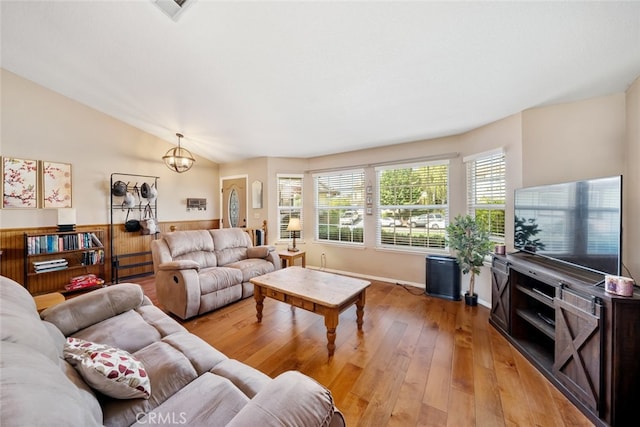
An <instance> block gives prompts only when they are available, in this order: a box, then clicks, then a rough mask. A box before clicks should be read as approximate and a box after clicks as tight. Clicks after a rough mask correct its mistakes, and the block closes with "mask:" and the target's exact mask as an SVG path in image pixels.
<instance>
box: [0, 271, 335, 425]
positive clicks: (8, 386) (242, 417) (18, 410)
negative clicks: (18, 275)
mask: <svg viewBox="0 0 640 427" xmlns="http://www.w3.org/2000/svg"><path fill="white" fill-rule="evenodd" d="M41 317H42V319H44V320H41V318H40V316H39V315H38V313H37V311H36V306H35V303H34V301H33V299H32V297H31V295H30V294H29V293H28V292H27V291H26V290H25V289H24V288H23V287H22V286H21V285H19V284H18V283H16V282H14V281H12V280H10V279H7V278H5V277H1V276H0V325H1V326H0V331H1V333H2V342H1V346H0V399H1V405H0V425H2V426H3V427H9V426H36V425H47V426H83V427H89V426H98V425H107V426H128V425H138V426H144V425H158V424H162V425H187V426H208V427H210V426H261V427H262V426H344V419H343V418H342V415H341V414H340V413H339V412H338V411H337V410H336V409H335V407H334V405H333V401H332V397H331V393H330V392H329V391H328V390H327V389H326V388H324V387H322V386H321V385H320V384H318V383H317V382H315V381H314V380H312V379H311V378H309V377H307V376H305V375H303V374H301V373H299V372H296V371H289V372H285V373H283V374H281V375H279V376H277V377H276V378H274V379H271V378H269V377H268V376H266V375H265V374H263V373H261V372H259V371H257V370H255V369H253V368H251V367H250V366H247V365H244V364H242V363H240V362H239V361H236V360H233V359H229V358H228V357H226V356H225V355H224V354H222V353H220V352H219V351H217V350H216V349H214V348H213V347H211V346H210V345H208V344H207V343H206V342H204V341H203V340H201V339H200V338H198V337H197V336H195V335H193V334H191V333H189V332H187V330H186V329H185V328H183V327H182V326H181V325H180V324H178V323H177V322H176V321H175V320H173V319H172V318H171V317H170V316H168V315H167V314H165V313H164V312H162V311H161V310H160V309H159V308H157V307H155V306H154V305H153V304H151V302H150V301H149V300H148V299H147V298H146V297H145V296H144V295H143V293H142V289H141V288H140V286H138V285H134V284H120V285H113V286H111V287H108V288H103V289H99V290H97V291H93V292H89V293H87V294H83V295H81V296H78V297H75V298H72V299H69V300H67V301H66V302H65V303H63V304H60V305H57V306H54V307H51V308H49V309H47V310H45V311H43V312H42V313H41ZM65 336H71V337H75V338H74V339H71V340H68V339H65ZM78 339H82V340H86V341H90V342H94V343H102V344H107V345H110V346H113V347H117V348H118V349H121V350H125V351H126V352H128V353H129V354H130V355H132V356H133V357H135V358H137V360H138V361H139V362H140V363H142V364H143V366H144V368H145V369H146V375H145V377H146V378H148V381H149V383H150V395H148V396H147V397H148V398H113V397H108V396H107V395H105V394H102V393H100V392H97V391H95V390H94V389H93V388H92V387H89V385H88V384H87V382H85V380H84V378H86V377H85V376H81V375H80V374H79V370H78V369H76V368H74V367H73V366H72V365H71V364H70V363H69V362H68V361H67V360H65V358H64V357H63V355H66V351H67V348H68V347H67V346H68V341H79V340H78ZM63 350H64V352H65V353H63ZM93 357H94V355H93V354H92V355H91V359H93ZM109 378H111V376H110V375H109ZM134 385H135V384H134Z"/></svg>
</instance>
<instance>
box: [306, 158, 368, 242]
mask: <svg viewBox="0 0 640 427" xmlns="http://www.w3.org/2000/svg"><path fill="white" fill-rule="evenodd" d="M314 184H315V196H316V203H315V205H316V230H315V234H316V239H317V240H320V241H330V242H341V243H353V244H359V245H362V244H363V243H364V239H363V236H364V233H363V224H364V221H363V220H364V200H365V182H364V170H362V169H358V170H352V171H340V172H334V173H323V174H316V175H314Z"/></svg>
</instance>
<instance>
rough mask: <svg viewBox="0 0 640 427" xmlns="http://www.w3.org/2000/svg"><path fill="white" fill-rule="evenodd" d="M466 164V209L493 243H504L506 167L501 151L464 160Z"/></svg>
mask: <svg viewBox="0 0 640 427" xmlns="http://www.w3.org/2000/svg"><path fill="white" fill-rule="evenodd" d="M464 161H465V163H466V165H467V208H468V212H469V215H471V216H473V217H475V218H476V220H478V222H480V223H481V224H482V225H484V226H485V227H486V228H487V229H488V230H489V233H490V235H491V239H492V240H495V241H496V242H500V243H503V242H504V224H505V197H506V164H505V158H504V152H503V151H502V150H499V151H493V152H489V153H483V154H478V155H476V156H470V157H467V158H465V159H464Z"/></svg>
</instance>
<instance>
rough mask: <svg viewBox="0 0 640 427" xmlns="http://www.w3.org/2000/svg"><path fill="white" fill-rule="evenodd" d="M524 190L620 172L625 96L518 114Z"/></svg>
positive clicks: (623, 135) (619, 95) (623, 147)
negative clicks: (519, 115) (520, 130)
mask: <svg viewBox="0 0 640 427" xmlns="http://www.w3.org/2000/svg"><path fill="white" fill-rule="evenodd" d="M522 147H523V148H522V158H523V166H522V177H523V180H522V183H523V185H524V186H525V187H530V186H534V185H543V184H551V183H560V182H567V181H575V180H579V179H584V178H597V177H606V176H613V175H621V174H622V173H623V165H624V160H623V159H624V156H625V95H624V93H618V94H615V95H610V96H604V97H599V98H593V99H588V100H585V101H580V102H572V103H567V104H559V105H552V106H549V107H541V108H533V109H531V110H527V111H525V112H523V113H522Z"/></svg>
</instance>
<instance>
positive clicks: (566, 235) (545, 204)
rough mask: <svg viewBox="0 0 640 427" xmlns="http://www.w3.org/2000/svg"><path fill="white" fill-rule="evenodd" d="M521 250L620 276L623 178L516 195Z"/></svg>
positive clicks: (527, 190) (517, 236)
mask: <svg viewBox="0 0 640 427" xmlns="http://www.w3.org/2000/svg"><path fill="white" fill-rule="evenodd" d="M514 216H515V227H514V246H515V248H516V249H518V250H521V251H525V252H529V253H532V254H537V255H540V256H543V257H547V258H551V259H554V260H558V261H561V262H565V263H569V264H572V265H575V266H579V267H582V268H585V269H587V270H591V271H594V272H597V273H603V274H613V275H620V274H621V268H622V176H613V177H607V178H596V179H587V180H583V181H575V182H566V183H562V184H552V185H543V186H538V187H529V188H521V189H517V190H516V191H515V203H514Z"/></svg>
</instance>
